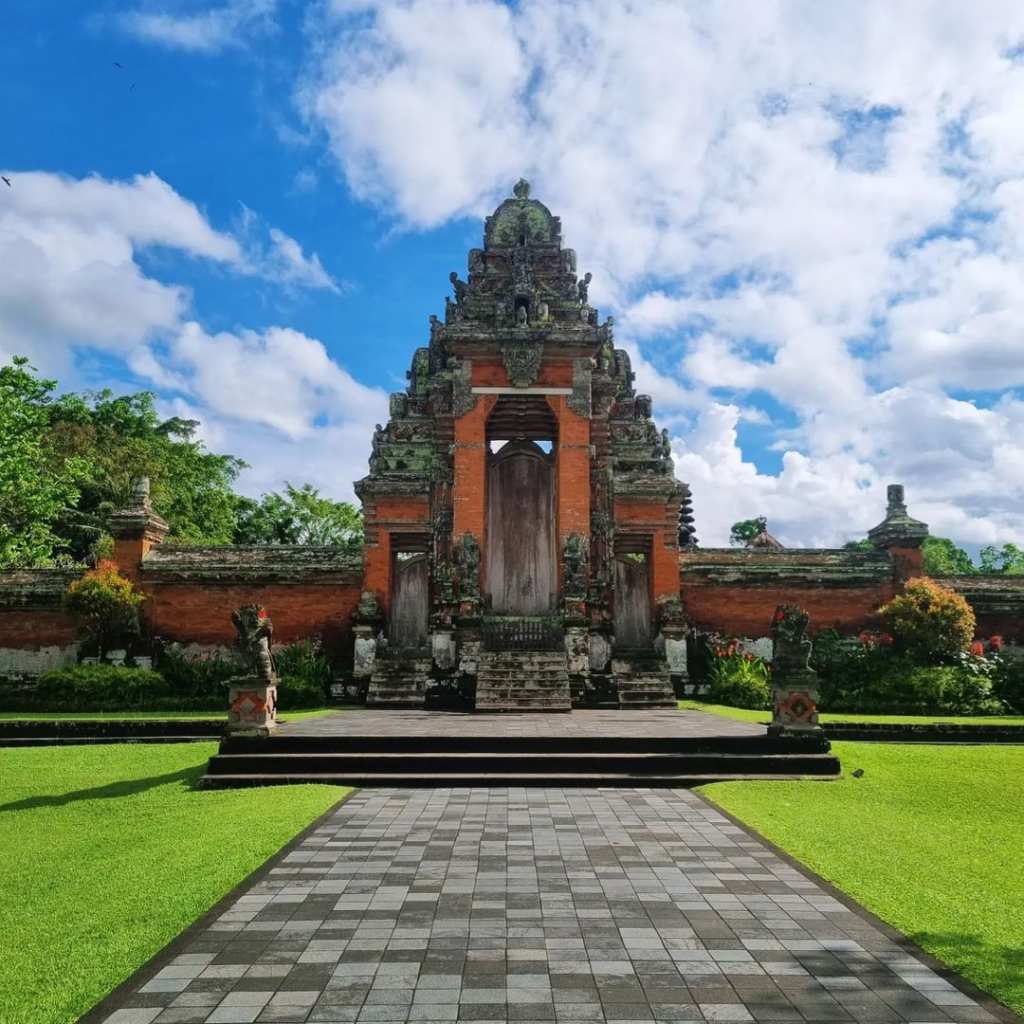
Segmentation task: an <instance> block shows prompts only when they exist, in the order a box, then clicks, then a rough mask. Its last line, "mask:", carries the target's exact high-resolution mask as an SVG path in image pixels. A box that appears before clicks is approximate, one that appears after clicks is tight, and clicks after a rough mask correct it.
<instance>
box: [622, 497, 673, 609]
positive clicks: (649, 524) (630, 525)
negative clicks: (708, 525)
mask: <svg viewBox="0 0 1024 1024" xmlns="http://www.w3.org/2000/svg"><path fill="white" fill-rule="evenodd" d="M676 514H677V513H676V511H675V510H674V507H673V510H672V511H671V512H669V511H668V510H666V507H665V504H664V502H661V501H639V500H629V499H621V500H617V501H616V502H615V510H614V515H615V528H616V530H620V531H623V532H625V533H638V534H643V535H644V536H649V537H650V538H651V590H652V597H653V598H654V600H655V601H657V600H658V599H659V598H663V597H674V596H676V595H678V593H679V552H678V546H677V543H676V524H675V515H676Z"/></svg>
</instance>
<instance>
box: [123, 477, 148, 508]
mask: <svg viewBox="0 0 1024 1024" xmlns="http://www.w3.org/2000/svg"><path fill="white" fill-rule="evenodd" d="M128 507H129V508H130V509H131V510H132V511H133V512H151V511H152V510H153V506H152V504H151V503H150V499H149V477H148V476H140V477H139V478H138V480H136V481H135V486H134V487H133V488H132V500H131V504H130V505H129V506H128Z"/></svg>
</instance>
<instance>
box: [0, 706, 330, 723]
mask: <svg viewBox="0 0 1024 1024" xmlns="http://www.w3.org/2000/svg"><path fill="white" fill-rule="evenodd" d="M340 710H342V709H341V708H336V707H332V708H312V709H310V710H308V711H282V712H281V721H282V722H298V721H300V720H301V719H303V718H318V717H319V716H320V715H329V714H330V713H331V712H332V711H340ZM192 718H201V719H203V720H204V721H209V720H210V719H211V718H227V711H226V710H225V709H224V708H218V709H217V710H216V711H53V712H50V711H0V722H66V721H75V722H139V721H151V720H155V721H160V722H177V721H182V720H188V719H192Z"/></svg>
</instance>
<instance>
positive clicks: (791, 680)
mask: <svg viewBox="0 0 1024 1024" xmlns="http://www.w3.org/2000/svg"><path fill="white" fill-rule="evenodd" d="M807 623H808V618H807V613H806V612H805V611H803V610H802V609H800V608H798V607H796V606H795V605H779V607H778V608H777V609H776V610H775V618H774V620H773V622H772V724H771V725H770V726H769V727H768V735H769V736H800V737H805V738H813V737H823V736H824V734H823V733H822V730H821V726H820V725H819V724H818V676H817V673H816V672H815V671H814V669H812V668H811V667H810V665H809V664H808V659H809V658H810V655H811V643H810V641H809V640H807V639H806V637H805V634H806V632H807Z"/></svg>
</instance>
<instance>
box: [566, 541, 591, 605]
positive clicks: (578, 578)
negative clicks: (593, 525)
mask: <svg viewBox="0 0 1024 1024" xmlns="http://www.w3.org/2000/svg"><path fill="white" fill-rule="evenodd" d="M562 586H563V589H564V591H565V595H566V597H581V598H582V597H586V596H587V542H586V540H584V538H583V537H581V536H580V535H579V534H578V533H571V534H569V536H568V537H566V538H565V545H564V547H563V548H562Z"/></svg>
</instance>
